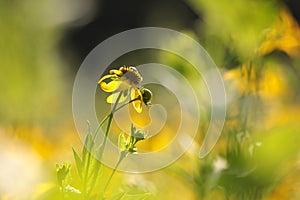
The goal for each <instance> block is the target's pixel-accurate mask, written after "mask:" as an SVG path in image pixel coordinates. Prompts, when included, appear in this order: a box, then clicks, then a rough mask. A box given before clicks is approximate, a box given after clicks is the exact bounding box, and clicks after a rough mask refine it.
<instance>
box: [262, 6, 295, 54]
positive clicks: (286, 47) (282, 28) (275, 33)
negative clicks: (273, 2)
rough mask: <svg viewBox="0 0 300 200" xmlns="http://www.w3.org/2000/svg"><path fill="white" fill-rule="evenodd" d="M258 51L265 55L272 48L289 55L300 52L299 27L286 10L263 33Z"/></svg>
mask: <svg viewBox="0 0 300 200" xmlns="http://www.w3.org/2000/svg"><path fill="white" fill-rule="evenodd" d="M264 36H265V38H264V41H263V43H262V44H261V46H260V48H259V49H258V50H259V53H260V54H261V55H266V54H268V53H270V52H272V51H274V50H281V51H284V52H286V53H287V54H288V55H290V56H297V55H299V54H300V27H299V25H298V24H297V22H296V21H295V19H294V18H293V17H292V16H291V14H290V13H289V12H288V11H287V10H283V11H281V13H280V18H279V19H278V20H277V21H276V22H275V24H274V25H273V26H272V27H271V28H270V29H268V31H266V33H265V35H264Z"/></svg>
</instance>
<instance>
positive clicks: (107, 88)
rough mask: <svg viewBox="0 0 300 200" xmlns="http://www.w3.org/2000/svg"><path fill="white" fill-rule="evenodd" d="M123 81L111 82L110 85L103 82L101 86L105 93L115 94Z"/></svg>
mask: <svg viewBox="0 0 300 200" xmlns="http://www.w3.org/2000/svg"><path fill="white" fill-rule="evenodd" d="M121 83H122V81H111V82H109V83H105V82H101V83H100V86H101V88H102V90H103V91H104V92H113V91H115V90H117V89H118V88H119V86H120V85H121Z"/></svg>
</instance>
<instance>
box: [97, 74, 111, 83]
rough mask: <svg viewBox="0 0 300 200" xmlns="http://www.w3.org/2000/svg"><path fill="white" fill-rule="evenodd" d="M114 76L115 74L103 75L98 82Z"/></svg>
mask: <svg viewBox="0 0 300 200" xmlns="http://www.w3.org/2000/svg"><path fill="white" fill-rule="evenodd" d="M114 77H115V75H105V76H103V77H102V78H101V79H100V80H99V81H98V84H100V83H101V82H102V81H104V80H105V79H109V78H114Z"/></svg>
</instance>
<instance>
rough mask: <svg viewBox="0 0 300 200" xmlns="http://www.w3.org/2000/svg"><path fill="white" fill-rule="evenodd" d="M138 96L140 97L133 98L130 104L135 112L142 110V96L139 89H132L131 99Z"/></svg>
mask: <svg viewBox="0 0 300 200" xmlns="http://www.w3.org/2000/svg"><path fill="white" fill-rule="evenodd" d="M138 97H140V99H138V100H135V101H133V102H132V105H133V107H134V109H135V110H136V112H138V113H141V112H142V102H143V97H142V93H141V91H140V90H139V89H132V90H131V100H134V99H137V98H138Z"/></svg>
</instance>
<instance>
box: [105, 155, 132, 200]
mask: <svg viewBox="0 0 300 200" xmlns="http://www.w3.org/2000/svg"><path fill="white" fill-rule="evenodd" d="M127 154H128V152H125V151H122V152H121V154H120V157H119V160H118V162H117V164H116V166H115V167H114V169H113V171H112V172H111V174H110V176H109V178H108V180H107V182H106V185H105V187H104V189H103V195H104V194H105V192H106V190H107V188H108V186H109V184H110V182H111V180H112V177H113V176H114V174H115V172H116V171H117V169H118V167H119V165H120V163H121V162H122V160H123V159H124V158H125V157H126V156H127Z"/></svg>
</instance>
